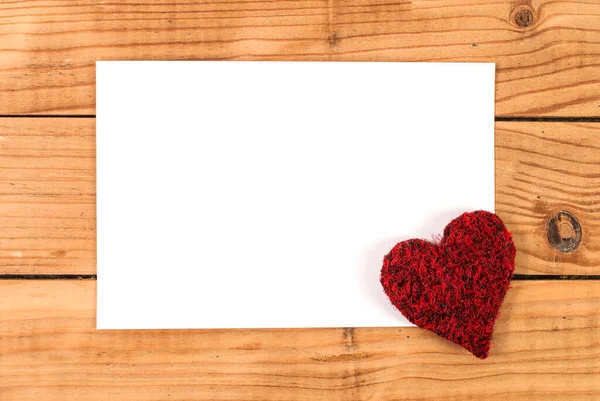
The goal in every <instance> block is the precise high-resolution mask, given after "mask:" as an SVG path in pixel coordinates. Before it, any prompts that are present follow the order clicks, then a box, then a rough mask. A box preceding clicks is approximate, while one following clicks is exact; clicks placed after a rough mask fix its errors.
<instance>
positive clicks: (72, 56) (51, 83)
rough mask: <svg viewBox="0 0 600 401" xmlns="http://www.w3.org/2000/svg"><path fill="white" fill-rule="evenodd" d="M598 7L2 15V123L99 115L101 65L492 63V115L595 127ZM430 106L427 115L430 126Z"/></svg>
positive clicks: (206, 5) (174, 8)
mask: <svg viewBox="0 0 600 401" xmlns="http://www.w3.org/2000/svg"><path fill="white" fill-rule="evenodd" d="M599 27H600V3H598V2H595V1H577V0H558V1H557V0H531V1H530V0H517V1H497V0H449V1H397V2H389V1H383V0H375V1H366V0H350V1H343V2H342V1H333V0H264V1H239V0H228V1H222V2H194V1H190V0H184V1H174V0H165V1H161V2H160V3H154V4H153V3H150V2H148V3H140V2H139V1H137V0H135V1H133V0H129V1H123V2H121V1H119V2H116V1H104V0H100V1H96V0H94V1H67V0H64V1H60V0H59V1H56V0H53V1H37V0H29V1H4V2H2V3H0V57H1V60H2V62H1V63H0V114H25V113H41V114H51V113H58V114H94V103H95V99H94V89H95V87H94V71H95V69H94V63H95V61H96V60H125V59H127V60H136V59H142V60H159V59H160V60H162V59H169V60H173V59H177V60H187V59H194V60H197V59H222V60H257V59H269V60H377V61H461V62H462V61H475V62H481V61H489V62H496V63H497V69H498V75H497V92H496V101H497V103H496V114H497V115H500V116H514V115H527V116H540V115H554V116H599V115H600V108H599V106H600V68H598V66H599V65H600V29H599ZM435 107H439V105H435V101H434V99H432V114H435Z"/></svg>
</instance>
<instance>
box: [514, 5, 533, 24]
mask: <svg viewBox="0 0 600 401" xmlns="http://www.w3.org/2000/svg"><path fill="white" fill-rule="evenodd" d="M514 21H515V24H516V25H517V26H518V27H521V28H527V27H528V26H529V25H531V23H532V22H533V13H532V12H531V10H529V9H527V8H523V9H521V10H519V11H517V12H516V13H515V16H514Z"/></svg>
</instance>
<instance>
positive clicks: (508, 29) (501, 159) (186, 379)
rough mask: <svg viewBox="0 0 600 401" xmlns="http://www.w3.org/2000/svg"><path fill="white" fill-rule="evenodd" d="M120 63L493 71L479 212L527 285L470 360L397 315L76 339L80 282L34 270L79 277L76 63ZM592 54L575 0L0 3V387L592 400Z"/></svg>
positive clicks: (599, 263)
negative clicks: (400, 323) (395, 319)
mask: <svg viewBox="0 0 600 401" xmlns="http://www.w3.org/2000/svg"><path fill="white" fill-rule="evenodd" d="M140 59H142V60H188V59H191V60H201V59H212V60H214V59H220V60H330V61H336V60H337V61H349V60H355V61H358V60H361V61H457V62H464V61H474V62H482V61H485V62H495V63H496V68H497V75H496V115H497V116H499V117H500V118H499V119H500V120H509V121H498V122H497V123H496V209H497V212H498V214H499V215H500V216H501V217H502V218H503V219H504V220H505V222H506V223H507V225H508V227H509V229H510V230H511V231H512V232H513V235H514V239H515V243H516V245H517V248H518V253H517V260H516V262H517V269H516V272H517V273H519V274H522V275H523V274H525V275H540V276H521V278H528V279H531V280H526V281H521V280H519V281H515V282H514V283H513V288H512V289H511V290H510V291H509V293H508V296H507V299H506V302H505V304H504V306H503V308H502V313H501V316H500V320H499V321H498V323H497V325H496V331H495V337H494V345H493V347H492V352H491V356H490V358H489V359H487V360H485V361H481V360H478V359H476V358H475V357H473V356H471V355H470V354H469V353H467V352H466V351H464V350H463V349H461V348H460V347H458V346H456V345H453V344H451V343H448V342H446V341H444V340H443V339H441V338H438V337H437V336H435V335H433V334H432V333H430V332H427V331H425V330H420V329H417V328H403V329H377V328H372V329H362V328H357V329H355V328H340V329H312V330H308V329H305V330H228V331H226V330H165V331H160V330H152V331H97V330H95V329H94V327H95V322H94V318H95V286H96V283H95V281H94V280H75V279H73V277H74V276H67V278H68V277H71V278H70V279H67V280H48V278H52V277H54V278H56V275H90V277H92V278H93V277H94V276H93V275H94V274H95V272H96V254H95V252H96V249H95V241H96V234H95V230H96V217H95V146H94V145H95V133H94V125H95V119H94V118H78V117H77V116H80V117H81V116H83V115H86V116H87V117H93V115H94V113H95V66H94V64H95V61H96V60H140ZM599 66H600V3H599V2H595V1H592V0H587V1H583V0H582V1H579V0H572V1H570V0H515V1H497V0H448V1H439V0H431V1H425V0H423V1H409V0H406V1H404V0H403V1H399V2H386V1H383V0H369V1H367V0H349V1H344V2H341V1H333V0H264V1H251V0H241V1H240V0H226V1H220V2H214V1H213V2H192V1H189V0H183V1H174V0H164V1H162V2H159V3H151V2H147V3H144V2H139V1H138V0H135V1H134V0H126V1H119V2H117V1H110V0H106V1H105V0H94V1H88V0H75V1H67V0H24V1H15V0H8V1H2V2H0V116H6V117H5V118H0V400H2V401H5V400H6V401H13V400H15V401H16V400H18V401H23V400H24V401H28V400H32V401H33V400H36V401H37V400H57V401H59V400H60V401H62V400H65V399H73V400H106V399H115V400H159V399H160V400H205V399H206V400H231V401H232V400H264V399H273V400H352V401H358V400H413V401H417V400H423V401H424V400H444V401H453V400H454V401H462V400H477V401H480V400H482V401H494V400H498V401H500V400H502V401H504V400H507V399H514V400H526V401H530V400H543V401H554V400H556V401H559V400H560V401H564V400H589V401H593V400H594V401H595V400H600V280H598V279H597V278H598V277H599V276H598V275H600V191H599V190H598V188H600V124H599V123H598V122H600V68H599ZM438 107H443V105H439V104H437V103H436V102H435V99H432V102H431V115H432V118H435V116H436V108H438ZM28 114H41V115H48V116H49V115H65V116H75V117H76V118H45V117H44V118H33V117H25V118H17V117H11V116H14V115H28ZM518 116H522V117H525V119H529V120H530V121H523V119H522V118H516V117H518ZM547 117H559V119H560V120H561V121H563V122H554V121H549V119H548V118H547ZM578 117H584V118H585V120H587V121H590V122H588V123H583V122H581V120H580V119H579V120H578V119H577V118H578ZM535 119H538V120H540V119H542V120H544V119H545V120H544V121H532V120H535ZM561 211H566V212H568V213H558V212H561ZM579 239H580V240H581V242H580V244H579V246H577V247H576V249H575V250H574V251H572V250H573V248H574V247H575V245H576V244H577V240H579ZM550 242H552V244H553V246H554V248H553V246H551V245H550ZM570 251H572V252H570ZM11 275H16V277H17V278H18V279H15V276H11ZM550 275H552V276H550ZM573 275H587V276H573ZM32 277H34V278H35V277H43V278H46V279H42V280H36V279H31V278H32ZM575 277H578V278H579V279H578V280H554V279H556V278H571V279H572V278H575ZM540 278H542V280H539V279H540ZM182 279H184V278H182ZM547 279H553V280H547ZM198 307H202V306H201V305H199V306H198Z"/></svg>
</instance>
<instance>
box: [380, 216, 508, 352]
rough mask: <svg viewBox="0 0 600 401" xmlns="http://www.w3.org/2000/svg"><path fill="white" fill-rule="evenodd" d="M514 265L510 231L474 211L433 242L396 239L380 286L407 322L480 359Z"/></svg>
mask: <svg viewBox="0 0 600 401" xmlns="http://www.w3.org/2000/svg"><path fill="white" fill-rule="evenodd" d="M514 268H515V246H514V244H513V242H512V236H511V234H510V232H509V231H508V230H507V229H506V227H505V226H504V224H503V223H502V220H500V218H499V217H498V216H496V215H495V214H493V213H490V212H486V211H476V212H470V213H464V214H462V215H461V216H459V217H457V218H456V219H454V220H452V221H451V222H450V223H449V224H448V225H447V226H446V228H445V229H444V236H443V237H442V239H441V240H440V242H439V243H438V244H433V243H430V242H427V241H424V240H421V239H410V240H408V241H403V242H400V243H398V244H397V245H396V246H395V247H394V248H393V249H392V250H391V252H390V253H389V254H387V255H386V256H385V258H384V260H383V268H382V269H381V285H382V286H383V289H384V290H385V293H386V294H387V296H388V297H389V299H390V301H391V302H392V304H393V305H394V306H395V307H396V308H397V309H398V310H399V311H400V312H401V313H402V314H403V315H404V316H405V317H406V318H407V319H408V320H410V321H411V322H412V323H414V324H416V325H417V326H419V327H423V328H425V329H428V330H431V331H433V332H434V333H437V334H439V335H440V336H442V337H444V338H446V339H448V340H450V341H452V342H454V343H456V344H458V345H460V346H462V347H464V348H466V349H467V350H469V351H470V352H472V353H473V354H474V355H475V356H477V357H479V358H486V357H487V356H488V352H489V349H490V342H491V338H492V331H493V329H494V322H495V320H496V317H497V316H498V311H499V309H500V305H501V304H502V301H503V300H504V296H505V295H506V292H507V291H508V287H509V284H510V279H511V278H512V274H513V270H514Z"/></svg>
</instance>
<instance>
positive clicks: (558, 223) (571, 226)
mask: <svg viewBox="0 0 600 401" xmlns="http://www.w3.org/2000/svg"><path fill="white" fill-rule="evenodd" d="M546 232H547V234H548V241H549V242H550V245H552V248H554V249H556V250H557V251H558V252H561V253H571V252H573V251H574V250H575V249H577V247H578V246H579V244H580V243H581V225H580V224H579V221H578V220H577V218H576V217H575V216H573V215H572V214H571V213H569V212H567V211H564V210H563V211H560V212H558V213H556V214H555V215H554V216H552V217H550V218H549V219H548V222H547V223H546Z"/></svg>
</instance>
